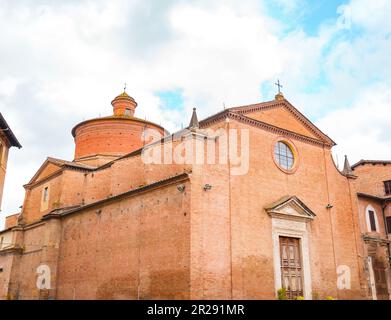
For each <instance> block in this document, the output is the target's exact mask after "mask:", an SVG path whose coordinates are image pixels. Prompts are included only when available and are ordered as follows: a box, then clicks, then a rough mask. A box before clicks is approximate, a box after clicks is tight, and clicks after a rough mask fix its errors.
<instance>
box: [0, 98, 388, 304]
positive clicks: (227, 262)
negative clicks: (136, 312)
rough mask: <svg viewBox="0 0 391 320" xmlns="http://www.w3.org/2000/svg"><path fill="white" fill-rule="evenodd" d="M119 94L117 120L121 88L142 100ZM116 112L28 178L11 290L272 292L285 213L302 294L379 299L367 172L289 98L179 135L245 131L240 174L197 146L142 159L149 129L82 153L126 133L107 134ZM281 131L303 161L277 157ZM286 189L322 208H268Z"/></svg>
mask: <svg viewBox="0 0 391 320" xmlns="http://www.w3.org/2000/svg"><path fill="white" fill-rule="evenodd" d="M121 99H122V100H121V104H119V105H118V106H117V108H116V109H115V110H114V116H113V117H114V118H116V120H113V123H114V122H115V121H117V120H118V119H117V118H118V117H119V119H122V118H121V117H123V114H122V113H121V112H125V111H124V110H126V106H125V107H124V106H123V100H124V101H125V102H126V101H127V103H128V104H129V105H130V106H131V107H132V108H133V109H132V112H134V109H135V107H136V106H137V104H135V102H134V100H132V98H131V99H130V97H129V98H127V97H125V98H121ZM131 116H132V117H133V113H132V115H131ZM107 119H108V118H105V120H102V122H101V123H100V124H99V125H98V126H96V127H95V128H94V130H97V131H94V130H92V128H91V130H90V128H89V127H88V126H90V125H92V124H94V126H95V122H94V121H93V122H88V121H87V122H85V123H82V126H81V127H83V126H86V127H85V129H86V132H89V133H88V134H89V137H88V139H86V140H83V139H80V140H79V138H78V137H79V136H78V135H79V134H81V133H80V132H79V131H78V130H79V129H76V130H74V132H75V133H76V135H75V136H76V138H75V142H76V149H77V148H79V150H83V148H85V149H84V150H87V149H88V148H89V147H87V146H88V145H90V146H91V148H94V147H95V145H94V143H93V141H94V135H95V136H96V139H97V140H96V141H97V143H96V145H98V144H99V145H100V147H99V148H101V147H102V149H99V150H93V151H91V152H90V151H82V152H81V153H80V154H78V151H76V156H75V158H76V159H75V160H74V161H73V162H72V163H69V162H66V161H62V160H58V159H53V158H48V160H46V161H45V163H44V164H43V166H42V167H41V168H40V169H39V170H38V173H37V174H36V175H35V176H34V177H33V179H32V180H30V182H29V183H28V184H27V185H25V188H26V197H25V202H24V206H23V212H22V213H21V215H20V216H19V218H18V225H17V226H16V227H14V228H11V229H10V230H8V231H5V232H3V233H0V235H2V234H8V235H9V236H11V238H12V245H11V246H10V247H8V248H7V250H5V249H4V250H1V251H0V265H3V266H4V267H3V268H4V269H6V271H5V272H3V273H0V284H2V286H1V287H0V296H1V297H2V298H11V299H47V298H50V299H275V298H276V291H277V289H279V287H277V286H278V285H279V283H280V282H281V281H279V280H281V279H277V278H276V274H278V272H277V273H276V270H279V268H280V261H279V260H278V259H277V260H278V261H277V260H276V252H277V251H278V250H279V249H278V250H277V251H276V247H275V244H276V239H277V242H278V232H281V230H280V229H281V226H285V228H286V230H285V231H284V232H286V233H288V234H289V232H291V233H292V234H295V232H296V234H299V233H300V232H301V234H302V236H298V237H301V238H300V245H301V250H302V252H301V254H302V257H303V273H302V277H303V285H305V290H304V293H303V294H304V295H305V296H306V298H310V299H311V298H314V299H317V298H320V299H323V298H325V297H326V296H333V297H334V298H338V299H370V298H372V291H371V283H370V281H369V278H368V274H367V265H366V263H367V262H366V260H365V255H366V251H365V250H366V246H365V242H364V241H363V238H362V233H363V222H362V220H363V219H362V217H361V210H362V206H365V204H363V202H362V200H361V198H360V197H359V196H358V195H357V192H359V191H358V190H360V188H362V189H364V187H360V186H361V185H362V186H364V184H366V182H365V179H364V178H363V179H362V180H360V179H358V178H356V177H354V178H353V177H352V176H347V175H345V174H343V173H341V172H340V171H339V170H338V169H337V168H336V166H335V164H334V162H333V158H332V154H331V148H332V146H333V144H334V142H333V141H332V140H331V139H330V138H328V137H327V136H326V135H324V134H323V133H322V132H320V131H319V129H317V128H316V127H315V126H314V125H313V124H311V123H310V122H309V121H308V120H307V119H306V118H305V117H304V116H303V115H301V114H300V113H299V112H298V111H297V109H295V108H294V107H293V106H292V105H291V104H290V103H289V102H287V101H286V100H283V99H282V100H281V99H280V100H276V101H271V102H268V103H263V104H257V105H252V106H245V107H241V108H232V109H227V110H225V111H223V112H221V113H219V114H216V115H214V116H212V117H209V118H207V119H205V120H203V121H201V122H200V123H199V128H198V127H197V128H191V129H192V130H190V131H183V132H180V133H178V134H177V135H175V136H174V142H173V146H174V148H173V149H175V147H176V146H180V145H181V143H183V142H184V141H185V142H192V143H199V144H202V145H203V146H204V150H207V147H208V146H210V145H213V146H214V147H215V148H216V150H219V147H220V146H223V145H224V144H225V143H226V142H225V141H224V138H223V135H221V134H220V133H221V132H228V130H232V129H235V130H236V131H235V132H237V133H238V134H239V141H240V142H239V144H238V147H241V146H242V144H243V145H244V143H245V142H244V140H241V139H240V138H242V137H244V136H245V135H247V134H248V137H249V140H248V141H249V158H248V172H246V173H245V174H241V175H238V174H233V172H234V171H235V169H237V168H238V166H239V163H237V162H235V161H234V158H233V157H230V158H229V159H228V160H227V161H226V162H221V163H220V162H219V163H217V164H212V163H198V162H197V161H196V159H195V157H197V154H192V155H191V160H192V161H190V162H189V163H182V164H178V163H176V164H146V163H145V161H143V154H142V152H141V150H140V149H138V148H139V147H140V146H142V144H137V143H141V140H140V135H138V138H137V139H139V140H138V141H137V142H136V143H135V144H134V145H129V144H127V147H129V148H130V149H129V150H125V149H123V150H120V149H117V150H115V152H117V151H118V150H119V151H120V153H123V154H122V155H120V156H118V157H117V158H116V159H114V160H112V159H111V160H110V161H103V163H100V164H98V163H96V162H95V163H94V161H91V162H89V163H87V162H84V161H82V159H81V160H78V156H79V155H82V154H83V155H87V156H90V155H91V154H94V155H95V156H99V154H110V153H111V154H112V155H113V154H114V152H113V150H114V149H112V145H114V144H115V142H118V141H121V140H118V137H117V136H115V135H113V136H109V135H107V134H108V133H109V131H110V130H108V131H107V127H106V124H105V121H109V122H110V120H107ZM126 121H127V120H126ZM126 121H122V120H119V123H121V126H122V127H123V129H121V130H122V132H123V133H126V132H131V130H133V129H132V128H133V127H132V126H133V124H134V123H133V122H132V123H130V122H129V123H127V122H126ZM98 122H99V121H98ZM110 125H111V124H110ZM115 125H117V123H116V124H115ZM197 126H198V121H197ZM79 128H80V127H79ZM207 129H209V130H213V131H214V133H213V132H211V131H209V132H207ZM218 129H220V131H217V130H218ZM80 130H81V129H80ZM89 130H90V131H89ZM129 130H130V131H129ZM140 132H141V131H140ZM161 132H162V133H163V132H164V131H161ZM219 132H220V133H219ZM134 139H136V138H134ZM87 140H88V141H89V142H87ZM277 141H285V142H286V143H288V144H289V145H291V146H292V148H294V153H295V165H294V170H292V171H289V170H282V169H281V168H280V167H279V166H278V165H277V164H276V161H275V158H274V147H275V143H276V142H277ZM124 143H125V142H124ZM167 143H168V142H164V141H159V142H157V143H155V144H154V146H155V147H156V148H158V147H160V146H166V145H167ZM103 146H106V147H107V149H105V148H106V147H103ZM151 148H152V147H151ZM228 148H229V149H228V150H231V149H233V148H235V146H232V145H228ZM151 150H152V149H151ZM167 150H168V149H167ZM168 154H171V155H172V151H167V152H166V154H165V155H166V156H167V155H168ZM205 155H206V151H205ZM216 157H217V155H216ZM242 161H243V159H242ZM356 170H359V169H358V168H357V169H356ZM356 170H355V174H356ZM357 175H358V176H360V174H359V173H357ZM379 175H380V176H382V175H381V174H379ZM385 176H387V173H385ZM382 177H383V176H382ZM45 190H46V191H45ZM365 190H367V189H365ZM45 193H46V195H47V202H45V201H44V199H45V196H44V194H45ZM289 196H294V197H295V199H299V200H300V203H302V207H300V208H299V209H300V210H301V211H300V210H299V211H300V212H302V211H303V212H311V213H313V216H311V218H308V217H306V216H305V215H300V214H297V212H299V211H297V212H296V211H295V210H294V208H295V207H289V206H288V207H287V208H285V207H284V210H286V212H282V213H280V214H277V216H272V215H270V214H268V212H267V210H266V208H268V207H270V205H271V204H273V203H276V201H277V200H279V199H282V198H284V197H289ZM43 201H44V202H43ZM292 210H293V211H292ZM379 210H380V209H379ZM387 210H389V209H387ZM292 212H293V213H292ZM387 212H389V211H387ZM292 214H296V216H293V215H292ZM387 214H388V213H387ZM380 218H381V217H380V216H379V220H380ZM383 223H384V222H383ZM277 225H278V227H276V226H277ZM296 226H297V230H296V231H295V230H294V229H295V228H296ZM278 228H280V229H278ZM300 228H301V229H300ZM276 234H277V236H276V237H277V238H276V237H275V235H276ZM383 236H385V235H383ZM292 237H295V236H292ZM383 254H384V252H383ZM383 258H384V257H383ZM307 260H308V265H307V264H305V261H307ZM42 265H44V266H48V267H49V270H50V285H51V286H50V288H46V289H41V290H39V289H38V288H37V284H36V282H37V279H39V270H40V269H38V270H37V268H39V267H40V266H42ZM341 267H342V268H345V269H346V268H347V269H348V270H349V275H350V277H349V286H348V287H340V286H338V281H339V276H340V274H339V271H338V270H341ZM37 271H38V273H37ZM387 272H389V270H387Z"/></svg>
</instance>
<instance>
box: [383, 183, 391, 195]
mask: <svg viewBox="0 0 391 320" xmlns="http://www.w3.org/2000/svg"><path fill="white" fill-rule="evenodd" d="M384 190H385V193H386V195H390V194H391V180H388V181H384Z"/></svg>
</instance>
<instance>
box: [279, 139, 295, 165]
mask: <svg viewBox="0 0 391 320" xmlns="http://www.w3.org/2000/svg"><path fill="white" fill-rule="evenodd" d="M274 159H275V160H276V162H277V164H278V165H279V166H280V167H281V168H282V169H284V170H291V169H292V168H293V164H294V162H295V158H294V156H293V152H292V149H291V147H290V146H289V145H288V144H286V143H285V142H283V141H278V142H277V143H276V144H275V146H274Z"/></svg>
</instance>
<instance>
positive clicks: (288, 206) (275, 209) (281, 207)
mask: <svg viewBox="0 0 391 320" xmlns="http://www.w3.org/2000/svg"><path fill="white" fill-rule="evenodd" d="M265 210H266V212H267V213H268V214H269V215H270V216H271V217H276V218H280V219H290V220H313V219H314V217H315V216H316V214H315V213H314V212H313V211H312V210H311V209H309V208H308V207H307V206H306V205H305V204H304V203H303V201H301V200H300V199H299V198H298V197H296V196H285V197H283V198H281V199H279V200H278V201H276V202H273V203H272V204H270V205H268V206H267V207H266V208H265Z"/></svg>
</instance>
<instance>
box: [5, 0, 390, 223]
mask: <svg viewBox="0 0 391 320" xmlns="http://www.w3.org/2000/svg"><path fill="white" fill-rule="evenodd" d="M390 12H391V1H387V0H377V1H372V0H350V1H337V0H318V1H310V0H274V1H266V0H264V1H262V0H242V1H237V0H221V1H220V0H216V1H207V0H191V1H190V0H186V1H184V0H165V1H158V0H126V1H125V0H94V1H83V0H68V1H50V0H18V1H14V0H0V111H1V112H2V113H3V115H4V116H5V118H6V119H7V121H8V123H9V124H10V126H11V128H12V130H13V131H14V133H15V134H16V136H17V137H18V139H19V140H20V142H21V144H22V145H23V148H22V149H21V150H18V149H15V148H14V149H12V150H11V153H10V157H9V167H8V176H7V179H6V186H5V191H4V199H3V207H2V212H1V214H0V227H1V217H2V216H3V217H4V215H8V214H10V213H14V212H17V211H18V210H19V209H18V208H19V206H20V205H22V203H23V197H24V189H23V187H22V185H23V184H25V183H26V182H28V180H29V179H30V178H31V177H32V176H33V174H34V173H35V171H36V170H37V169H38V168H39V166H40V164H41V163H42V162H43V161H44V160H45V158H46V157H47V156H53V157H58V158H63V159H67V160H72V159H73V148H74V146H73V139H72V136H71V134H70V130H71V128H72V127H73V126H74V125H75V124H77V123H78V122H80V121H82V120H83V119H88V118H92V117H97V116H99V115H102V116H103V115H109V114H110V113H111V105H110V101H111V100H112V98H114V97H115V96H116V95H117V94H119V93H120V92H121V91H122V88H123V83H124V82H126V83H127V88H128V89H127V92H128V93H129V94H130V95H132V96H133V97H134V98H135V99H136V101H137V102H138V104H139V106H138V108H137V110H136V115H137V116H139V117H142V118H144V117H146V118H147V119H148V120H152V121H155V122H157V123H161V124H162V125H163V126H165V127H166V128H167V129H168V130H170V131H174V130H175V129H178V128H180V127H181V124H182V123H183V124H184V125H186V124H187V122H188V120H189V119H190V113H191V108H192V107H194V106H196V107H197V108H198V113H199V117H200V118H203V117H206V116H207V115H210V114H212V113H214V112H216V111H219V110H221V109H222V108H223V105H224V104H225V105H226V106H227V107H229V106H235V105H243V104H247V103H255V102H260V101H266V100H272V99H273V97H274V94H275V92H276V87H275V86H274V83H275V81H276V79H280V81H281V82H282V84H283V86H284V87H283V92H284V95H285V97H286V98H287V99H288V100H289V101H290V102H291V103H293V104H294V105H295V106H296V107H297V108H298V109H299V110H301V111H302V112H303V113H305V114H306V115H307V116H308V117H309V118H310V119H311V120H312V121H313V122H314V123H315V124H316V125H318V126H319V127H320V129H322V130H323V131H324V132H325V133H327V134H328V135H329V136H330V137H331V138H333V139H334V140H335V141H336V142H337V143H338V146H337V147H335V149H334V154H335V155H338V158H339V161H340V162H342V158H343V155H344V154H347V155H349V158H350V160H351V162H352V163H354V162H356V161H358V160H360V159H361V158H366V159H390V158H391V126H390V118H391V86H390V85H391V63H390V62H389V57H390V56H391V39H390V38H391V20H390V19H389V13H390Z"/></svg>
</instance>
